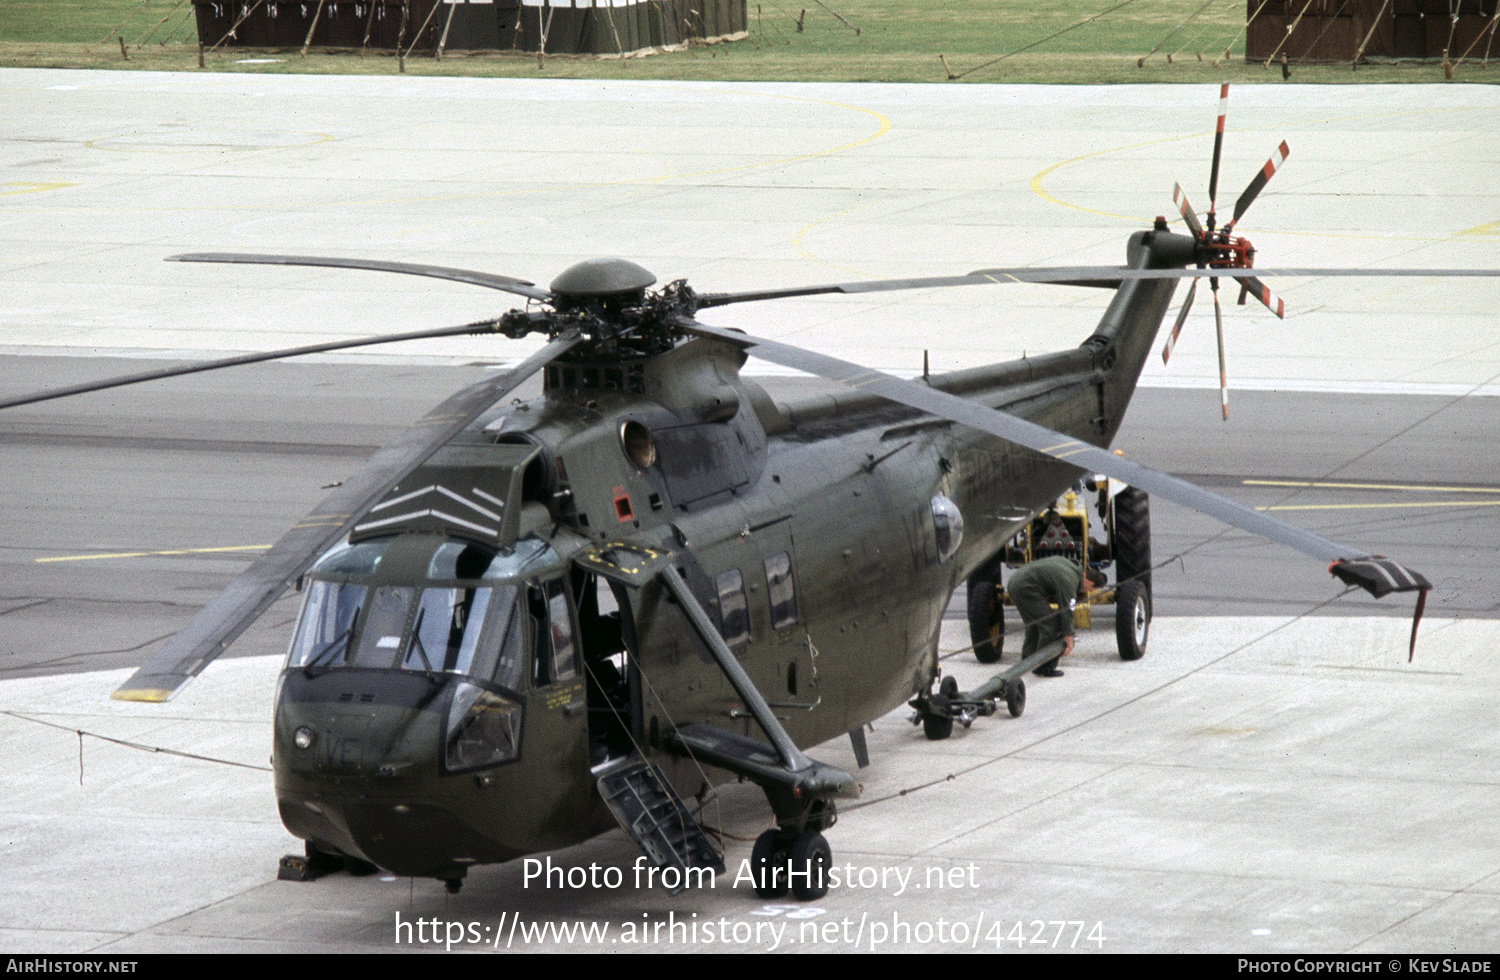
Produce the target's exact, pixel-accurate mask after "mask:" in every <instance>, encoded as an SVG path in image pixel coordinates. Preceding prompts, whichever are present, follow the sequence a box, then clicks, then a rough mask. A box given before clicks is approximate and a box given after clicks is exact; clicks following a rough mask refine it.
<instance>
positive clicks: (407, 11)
mask: <svg viewBox="0 0 1500 980" xmlns="http://www.w3.org/2000/svg"><path fill="white" fill-rule="evenodd" d="M745 3H746V0H322V2H321V3H320V2H319V0H193V6H194V12H195V13H196V14H197V18H198V39H199V41H201V42H202V44H203V46H204V47H205V48H213V47H228V46H233V47H250V48H300V47H302V46H303V45H304V44H306V43H310V44H311V45H312V46H314V47H322V48H364V47H372V48H383V49H386V50H392V49H395V48H396V47H397V46H398V44H399V46H400V48H401V50H402V51H403V52H406V51H408V50H411V51H413V52H423V51H435V50H437V49H439V48H440V47H441V48H443V49H446V50H454V49H459V50H499V51H529V52H536V51H544V52H545V53H547V54H593V55H606V56H608V55H616V56H618V55H625V54H632V53H644V52H649V51H652V50H671V49H674V48H680V47H684V46H686V45H687V44H690V43H692V42H694V41H715V40H738V39H739V38H742V37H744V36H745Z"/></svg>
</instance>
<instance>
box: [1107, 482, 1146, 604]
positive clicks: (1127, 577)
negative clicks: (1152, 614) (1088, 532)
mask: <svg viewBox="0 0 1500 980" xmlns="http://www.w3.org/2000/svg"><path fill="white" fill-rule="evenodd" d="M1110 554H1111V555H1112V556H1113V557H1114V561H1115V584H1116V585H1120V584H1123V583H1125V582H1132V581H1134V582H1140V583H1141V584H1142V585H1143V586H1145V589H1146V596H1147V601H1148V602H1149V601H1150V595H1151V498H1150V496H1148V495H1147V494H1146V492H1145V491H1144V490H1137V489H1136V488H1135V487H1126V488H1125V489H1124V490H1121V491H1120V492H1119V493H1117V494H1115V526H1114V529H1113V536H1112V538H1111V540H1110ZM1147 611H1148V612H1149V609H1148V610H1147Z"/></svg>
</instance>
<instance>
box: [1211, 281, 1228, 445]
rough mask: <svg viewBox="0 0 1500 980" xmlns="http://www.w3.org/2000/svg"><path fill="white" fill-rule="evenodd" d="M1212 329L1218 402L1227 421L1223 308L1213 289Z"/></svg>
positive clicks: (1226, 371)
mask: <svg viewBox="0 0 1500 980" xmlns="http://www.w3.org/2000/svg"><path fill="white" fill-rule="evenodd" d="M1214 329H1215V330H1216V331H1217V332H1218V336H1219V404H1220V405H1222V406H1223V408H1224V421H1225V422H1228V421H1229V372H1228V370H1226V369H1225V367H1224V310H1223V308H1222V307H1221V306H1219V291H1218V290H1217V289H1215V290H1214Z"/></svg>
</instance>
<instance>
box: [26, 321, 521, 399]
mask: <svg viewBox="0 0 1500 980" xmlns="http://www.w3.org/2000/svg"><path fill="white" fill-rule="evenodd" d="M495 322H496V321H494V320H480V321H479V322H477V323H468V324H465V325H463V326H461V327H438V328H436V329H433V330H413V331H410V332H409V333H392V334H382V335H381V336H379V337H365V338H362V339H360V340H334V341H330V342H328V343H326V344H309V345H308V346H306V347H285V348H282V349H281V350H272V351H262V352H260V353H257V354H240V355H237V356H235V357H225V358H221V359H219V360H217V361H199V362H198V363H196V364H184V365H181V366H179V367H169V368H157V369H155V370H153V371H138V372H136V373H135V374H122V375H118V376H116V377H113V378H105V379H103V380H101V381H85V382H83V383H82V384H76V385H68V386H66V387H63V388H52V389H49V390H47V391H39V392H36V393H34V394H30V395H22V396H20V397H19V398H7V399H4V400H0V408H14V407H15V406H17V405H30V404H33V403H35V402H45V401H51V400H52V399H54V398H67V397H68V396H70V395H82V394H86V393H88V392H90V391H104V390H105V389H107V388H119V387H121V386H123V385H133V384H140V383H141V382H143V381H158V380H160V379H162V378H175V377H177V376H178V375H183V374H197V373H198V372H200V371H216V370H218V369H219V368H226V367H235V366H237V365H240V364H256V363H259V362H260V361H276V360H280V359H282V358H284V357H297V356H298V355H301V354H318V353H322V352H324V351H331V350H348V349H349V348H351V347H370V346H373V345H375V344H394V343H396V342H397V341H402V340H421V339H424V338H427V337H455V336H458V335H460V334H484V333H494V332H495Z"/></svg>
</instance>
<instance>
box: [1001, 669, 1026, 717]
mask: <svg viewBox="0 0 1500 980" xmlns="http://www.w3.org/2000/svg"><path fill="white" fill-rule="evenodd" d="M1005 707H1006V710H1008V711H1009V712H1010V716H1011V717H1012V718H1019V717H1021V712H1023V711H1025V710H1026V682H1025V681H1023V680H1022V679H1021V678H1019V677H1017V678H1016V679H1015V680H1013V681H1011V682H1010V683H1009V684H1007V685H1005Z"/></svg>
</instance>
